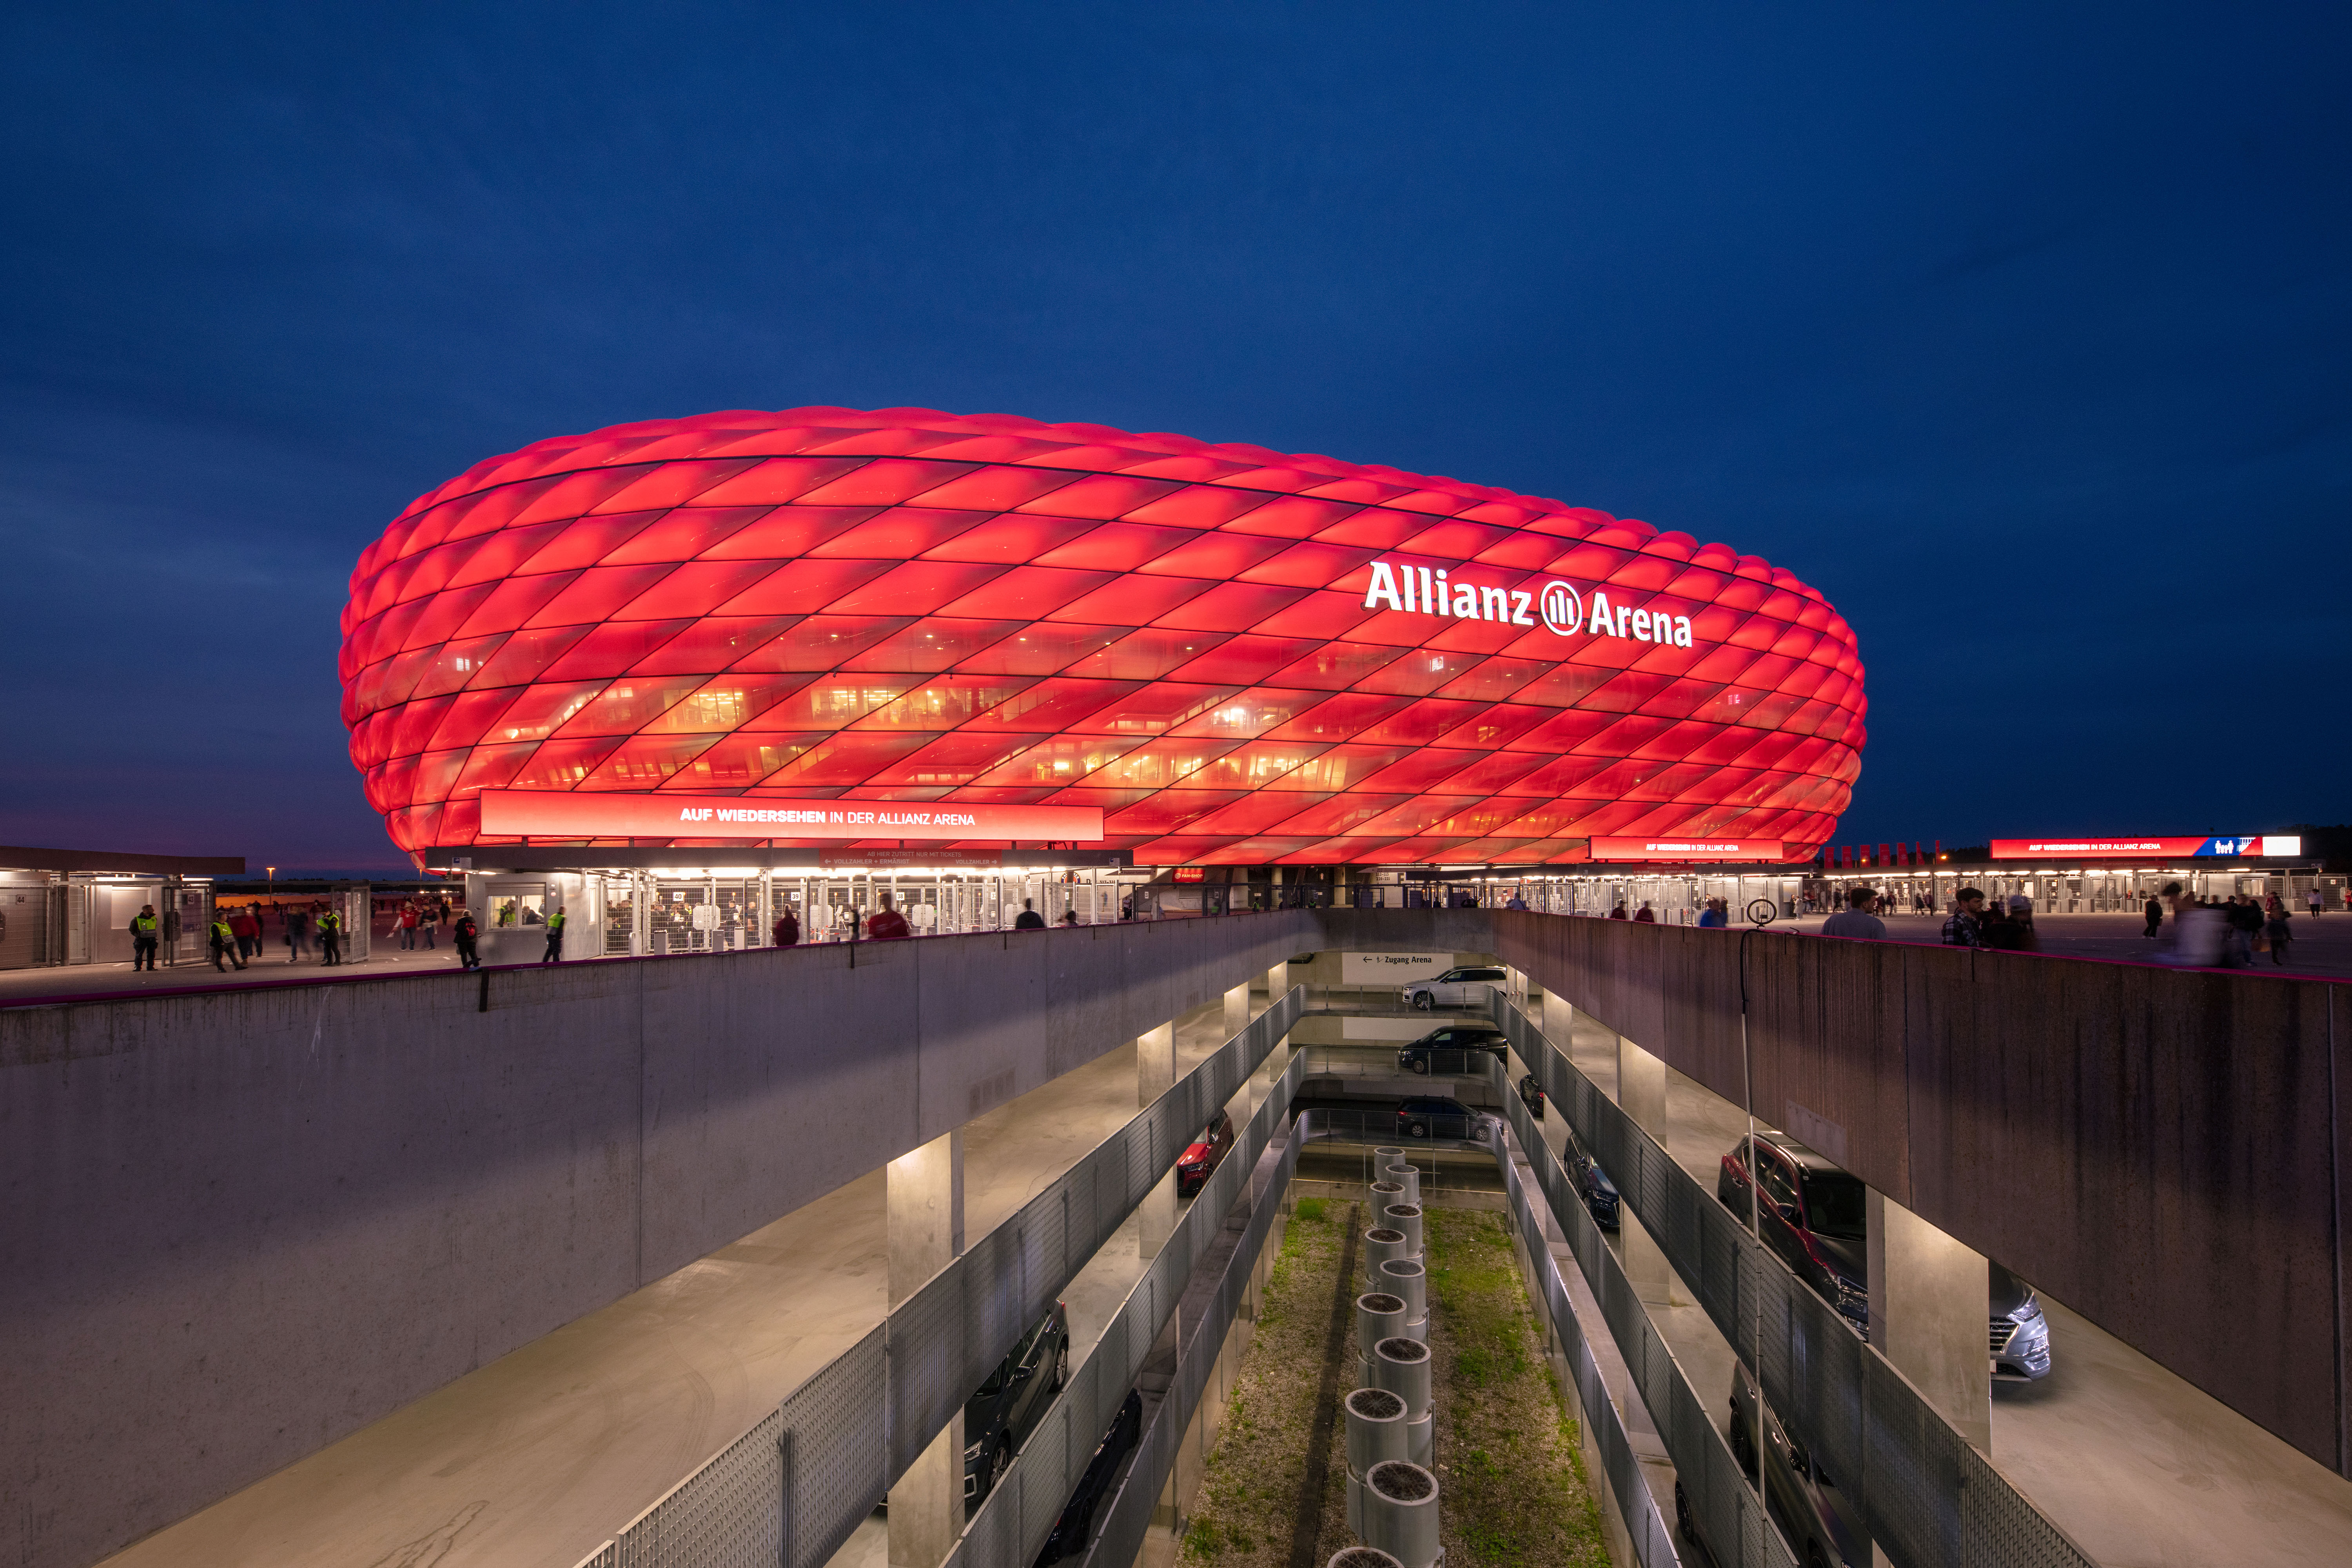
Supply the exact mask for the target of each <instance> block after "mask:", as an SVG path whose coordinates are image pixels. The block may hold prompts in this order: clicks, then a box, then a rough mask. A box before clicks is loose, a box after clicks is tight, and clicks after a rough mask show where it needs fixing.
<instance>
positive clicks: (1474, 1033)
mask: <svg viewBox="0 0 2352 1568" xmlns="http://www.w3.org/2000/svg"><path fill="white" fill-rule="evenodd" d="M1510 1049H1511V1042H1510V1040H1509V1038H1508V1037H1507V1036H1505V1035H1504V1033H1503V1031H1502V1030H1500V1029H1497V1028H1496V1027H1495V1026H1493V1025H1492V1024H1448V1025H1446V1026H1445V1027H1444V1028H1442V1029H1432V1030H1430V1031H1429V1033H1427V1034H1425V1035H1423V1036H1422V1037H1421V1038H1419V1039H1417V1040H1415V1041H1413V1043H1412V1044H1411V1045H1409V1046H1406V1047H1402V1049H1400V1050H1399V1051H1398V1052H1397V1066H1399V1067H1401V1068H1404V1069H1405V1070H1406V1071H1408V1072H1418V1073H1427V1072H1475V1071H1482V1070H1484V1064H1483V1063H1481V1062H1478V1061H1477V1060H1475V1058H1472V1057H1471V1056H1470V1054H1469V1053H1471V1052H1472V1051H1488V1052H1492V1053H1493V1055H1494V1058H1495V1059H1496V1061H1507V1060H1509V1052H1510Z"/></svg>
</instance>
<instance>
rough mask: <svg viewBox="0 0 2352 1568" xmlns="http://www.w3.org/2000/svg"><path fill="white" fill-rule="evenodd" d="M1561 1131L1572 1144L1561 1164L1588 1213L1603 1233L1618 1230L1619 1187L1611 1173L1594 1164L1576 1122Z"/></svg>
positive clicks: (1562, 1153)
mask: <svg viewBox="0 0 2352 1568" xmlns="http://www.w3.org/2000/svg"><path fill="white" fill-rule="evenodd" d="M1560 1131H1563V1132H1565V1133H1567V1134H1568V1142H1567V1143H1566V1145H1565V1146H1563V1147H1562V1148H1561V1150H1560V1162H1559V1163H1560V1164H1561V1165H1562V1166H1564V1167H1565V1168H1566V1169H1567V1171H1568V1179H1569V1180H1570V1182H1573V1183H1574V1184H1576V1193H1577V1195H1578V1196H1579V1197H1580V1198H1582V1199H1583V1200H1584V1206H1585V1209H1586V1211H1587V1212H1588V1213H1590V1214H1591V1215H1592V1223H1593V1224H1595V1225H1597V1226H1600V1227H1601V1229H1603V1230H1615V1229H1616V1228H1617V1209H1618V1199H1617V1184H1616V1183H1614V1182H1612V1181H1611V1180H1610V1179H1609V1173H1608V1172H1606V1171H1604V1170H1602V1169H1601V1167H1600V1166H1599V1165H1597V1164H1595V1163H1593V1160H1592V1153H1591V1151H1590V1150H1588V1149H1587V1148H1585V1146H1584V1140H1583V1139H1581V1138H1579V1137H1578V1136H1577V1135H1576V1127H1575V1124H1574V1123H1573V1122H1570V1123H1568V1124H1567V1125H1565V1126H1563V1127H1562V1128H1561V1129H1560Z"/></svg>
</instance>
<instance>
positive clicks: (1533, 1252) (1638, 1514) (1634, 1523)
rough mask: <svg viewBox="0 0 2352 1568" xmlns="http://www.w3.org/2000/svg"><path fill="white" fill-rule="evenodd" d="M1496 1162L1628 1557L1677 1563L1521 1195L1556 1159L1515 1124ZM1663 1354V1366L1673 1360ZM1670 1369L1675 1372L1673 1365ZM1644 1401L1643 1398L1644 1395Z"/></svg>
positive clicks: (1664, 1567) (1533, 1212)
mask: <svg viewBox="0 0 2352 1568" xmlns="http://www.w3.org/2000/svg"><path fill="white" fill-rule="evenodd" d="M1516 1120H1517V1121H1521V1122H1524V1121H1525V1120H1526V1112H1525V1111H1524V1110H1522V1111H1521V1112H1520V1114H1519V1116H1518V1117H1517V1119H1516ZM1545 1160H1550V1162H1551V1169H1552V1173H1553V1174H1552V1176H1551V1177H1549V1178H1547V1176H1546V1175H1545V1173H1544V1171H1543V1167H1542V1165H1541V1163H1539V1162H1542V1161H1545ZM1495 1163H1496V1165H1498V1166H1500V1167H1501V1169H1502V1173H1503V1191H1504V1193H1505V1194H1506V1196H1507V1198H1508V1200H1509V1203H1510V1206H1511V1219H1512V1223H1514V1224H1515V1225H1517V1226H1518V1230H1519V1244H1520V1246H1521V1247H1522V1248H1523V1249H1524V1250H1525V1251H1526V1253H1527V1258H1528V1263H1529V1265H1530V1266H1531V1267H1532V1268H1534V1270H1535V1275H1536V1287H1537V1293H1538V1295H1539V1296H1540V1297H1541V1298H1542V1300H1543V1307H1544V1313H1545V1315H1546V1317H1547V1318H1548V1319H1549V1321H1550V1323H1551V1326H1552V1331H1553V1332H1554V1333H1555V1334H1556V1335H1558V1336H1559V1342H1560V1348H1561V1349H1562V1351H1563V1352H1566V1356H1567V1360H1568V1368H1569V1376H1570V1380H1571V1381H1572V1382H1573V1383H1574V1384H1576V1394H1577V1398H1578V1400H1579V1401H1580V1403H1581V1404H1582V1405H1583V1407H1584V1421H1585V1426H1586V1427H1587V1429H1588V1430H1590V1431H1591V1434H1592V1438H1593V1443H1594V1446H1595V1447H1598V1448H1599V1449H1600V1450H1601V1469H1602V1470H1603V1471H1604V1472H1605V1473H1606V1474H1607V1475H1608V1477H1609V1485H1610V1489H1611V1490H1612V1492H1613V1493H1614V1495H1615V1500H1616V1503H1617V1512H1618V1517H1619V1518H1621V1519H1622V1520H1623V1521H1624V1523H1625V1533H1626V1535H1627V1536H1628V1537H1629V1538H1630V1539H1631V1540H1632V1542H1633V1557H1634V1560H1635V1561H1636V1562H1638V1563H1641V1564H1642V1568H1670V1565H1673V1564H1678V1563H1680V1562H1681V1561H1682V1556H1681V1554H1680V1553H1679V1552H1676V1551H1675V1545H1674V1542H1673V1540H1672V1538H1671V1537H1669V1536H1668V1534H1667V1532H1666V1522H1665V1520H1664V1517H1663V1516H1662V1515H1661V1514H1660V1513H1659V1511H1658V1502H1657V1499H1656V1498H1654V1497H1653V1496H1652V1495H1651V1492H1650V1481H1649V1478H1648V1477H1646V1476H1644V1475H1643V1474H1642V1465H1641V1461H1640V1460H1639V1459H1637V1458H1635V1457H1634V1455H1633V1443H1632V1442H1631V1441H1630V1440H1629V1439H1628V1438H1627V1436H1626V1435H1625V1426H1624V1421H1623V1418H1622V1415H1620V1414H1619V1412H1618V1409H1617V1406H1616V1405H1615V1404H1614V1403H1613V1402H1612V1400H1611V1399H1610V1397H1609V1389H1608V1385H1607V1384H1605V1383H1603V1382H1602V1381H1601V1363H1599V1362H1598V1361H1596V1360H1595V1359H1594V1358H1593V1354H1592V1347H1591V1344H1589V1343H1587V1342H1586V1341H1585V1338H1584V1326H1583V1324H1581V1323H1580V1322H1579V1321H1577V1316H1576V1311H1575V1309H1574V1308H1573V1307H1571V1306H1570V1304H1569V1299H1568V1282H1567V1281H1566V1280H1565V1279H1561V1278H1560V1272H1559V1261H1558V1260H1557V1259H1556V1258H1554V1257H1553V1256H1552V1251H1551V1237H1550V1233H1549V1231H1548V1230H1547V1229H1546V1227H1545V1226H1544V1221H1543V1215H1542V1214H1540V1213H1539V1212H1538V1210H1537V1208H1536V1206H1535V1205H1534V1203H1533V1202H1532V1201H1531V1200H1530V1199H1529V1197H1528V1181H1529V1180H1530V1179H1532V1180H1533V1181H1535V1182H1536V1183H1537V1184H1538V1187H1539V1188H1540V1189H1541V1190H1542V1191H1543V1192H1544V1193H1545V1194H1546V1195H1547V1196H1549V1194H1550V1192H1551V1191H1552V1190H1553V1189H1554V1188H1555V1187H1557V1186H1559V1161H1558V1160H1557V1159H1553V1158H1552V1155H1551V1151H1550V1150H1549V1149H1548V1148H1546V1147H1545V1146H1544V1143H1543V1141H1542V1140H1541V1139H1540V1138H1537V1137H1534V1136H1533V1135H1532V1130H1531V1129H1527V1128H1522V1129H1521V1130H1520V1131H1518V1132H1517V1134H1516V1135H1515V1142H1502V1143H1498V1145H1497V1147H1496V1150H1495ZM1572 1195H1573V1194H1571V1196H1572ZM1577 1217H1581V1218H1582V1220H1583V1228H1584V1229H1585V1230H1588V1231H1591V1233H1592V1239H1593V1240H1595V1241H1597V1240H1598V1239H1599V1238H1600V1234H1601V1233H1600V1231H1599V1230H1598V1229H1597V1228H1596V1227H1595V1226H1593V1224H1592V1218H1591V1215H1585V1214H1584V1213H1583V1208H1582V1205H1577ZM1584 1239H1585V1238H1584V1237H1581V1236H1576V1237H1571V1239H1570V1246H1571V1247H1576V1248H1577V1250H1578V1255H1579V1261H1580V1262H1581V1260H1582V1256H1583V1247H1582V1246H1581V1245H1580V1244H1581V1243H1582V1242H1583V1240H1584ZM1607 1250H1608V1249H1607V1248H1606V1247H1602V1248H1601V1251H1602V1252H1604V1253H1605V1252H1606V1251H1607ZM1609 1261H1610V1264H1611V1265H1612V1267H1613V1266H1614V1265H1615V1263H1616V1259H1615V1258H1610V1259H1609ZM1666 1359H1667V1362H1668V1363H1669V1364H1670V1363H1671V1362H1672V1359H1673V1358H1671V1357H1668V1358H1666ZM1675 1374H1676V1375H1677V1376H1679V1375H1680V1369H1679V1368H1675ZM1644 1403H1645V1404H1646V1403H1647V1400H1646V1396H1645V1398H1644ZM1669 1452H1672V1450H1671V1449H1669ZM1724 1460H1725V1463H1726V1464H1728V1463H1729V1462H1730V1455H1729V1454H1728V1453H1726V1454H1725V1456H1724ZM1742 1490H1743V1491H1744V1490H1745V1489H1742ZM1748 1504H1749V1509H1750V1511H1753V1506H1754V1500H1753V1499H1752V1498H1750V1499H1748Z"/></svg>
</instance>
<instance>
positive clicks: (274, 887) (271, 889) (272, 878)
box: [262, 866, 278, 899]
mask: <svg viewBox="0 0 2352 1568" xmlns="http://www.w3.org/2000/svg"><path fill="white" fill-rule="evenodd" d="M262 869H263V870H264V871H267V872H268V874H269V880H268V883H267V884H266V886H267V888H268V896H269V897H271V898H273V899H274V898H276V897H277V896H278V868H277V867H275V866H264V867H263V868H262Z"/></svg>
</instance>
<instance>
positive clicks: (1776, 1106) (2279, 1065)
mask: <svg viewBox="0 0 2352 1568" xmlns="http://www.w3.org/2000/svg"><path fill="white" fill-rule="evenodd" d="M1489 918H1491V919H1492V920H1493V922H1494V933H1495V934H1494V938H1493V946H1494V950H1495V951H1496V952H1499V953H1500V954H1501V955H1502V957H1503V960H1504V962H1506V963H1511V964H1513V965H1515V966H1517V968H1519V969H1522V970H1525V971H1527V972H1528V973H1530V974H1532V975H1534V976H1535V978H1536V979H1537V980H1538V982H1539V983H1540V984H1543V985H1544V986H1545V987H1546V988H1548V989H1557V990H1558V991H1559V993H1560V994H1563V995H1565V996H1566V997H1567V998H1568V999H1569V1000H1570V1002H1572V1003H1574V1004H1575V1005H1577V1006H1580V1007H1582V1008H1585V1009H1587V1010H1588V1011H1590V1012H1591V1013H1592V1014H1593V1015H1594V1016H1596V1017H1597V1018H1599V1019H1600V1020H1601V1021H1602V1022H1603V1023H1606V1024H1608V1025H1609V1026H1612V1027H1613V1028H1616V1029H1618V1030H1620V1031H1622V1032H1623V1033H1624V1034H1626V1035H1628V1036H1630V1037H1633V1039H1635V1040H1636V1041H1639V1042H1640V1043H1641V1044H1642V1045H1643V1046H1644V1047H1647V1048H1649V1049H1650V1050H1653V1051H1654V1052H1656V1053H1657V1054H1659V1055H1661V1056H1663V1057H1664V1058H1666V1060H1667V1061H1668V1062H1669V1063H1671V1064H1672V1065H1673V1066H1674V1067H1675V1068H1677V1069H1678V1070H1680V1071H1681V1072H1683V1073H1685V1074H1687V1075H1688V1076H1690V1077H1691V1078H1694V1079H1697V1080H1698V1081H1700V1082H1701V1083H1703V1084H1705V1085H1706V1086H1707V1088H1709V1089H1713V1090H1714V1091H1715V1092H1716V1093H1717V1094H1720V1095H1722V1096H1723V1097H1725V1098H1726V1099H1727V1100H1732V1101H1733V1102H1735V1103H1752V1105H1753V1107H1754V1110H1755V1111H1756V1114H1757V1115H1758V1116H1759V1118H1760V1119H1762V1120H1764V1121H1768V1122H1772V1123H1777V1124H1779V1125H1780V1126H1782V1127H1784V1128H1788V1129H1789V1130H1790V1131H1793V1132H1795V1133H1797V1134H1798V1135H1799V1136H1801V1137H1803V1138H1805V1139H1806V1140H1807V1141H1808V1142H1812V1143H1814V1144H1815V1145H1817V1146H1819V1147H1821V1148H1822V1152H1825V1153H1827V1154H1829V1155H1830V1156H1831V1157H1832V1159H1835V1160H1836V1161H1837V1162H1838V1163H1841V1164H1843V1165H1844V1166H1845V1167H1846V1168H1847V1169H1849V1170H1851V1171H1853V1172H1854V1173H1856V1174H1857V1175H1859V1176H1861V1177H1862V1178H1863V1179H1864V1181H1867V1182H1868V1183H1869V1184H1871V1185H1872V1186H1874V1187H1876V1188H1877V1189H1879V1190H1880V1191H1881V1192H1883V1193H1885V1194H1886V1195H1887V1196H1889V1197H1891V1198H1893V1199H1895V1201H1896V1202H1897V1203H1899V1204H1901V1205H1904V1206H1905V1207H1906V1208H1908V1209H1910V1210H1911V1211H1912V1212H1913V1213H1915V1214H1916V1215H1919V1216H1920V1217H1922V1218H1924V1219H1926V1220H1927V1221H1928V1223H1930V1224H1931V1225H1934V1226H1937V1227H1938V1228H1939V1229H1942V1230H1944V1231H1947V1232H1949V1233H1950V1234H1951V1235H1952V1236H1954V1237H1957V1238H1958V1239H1959V1240H1960V1241H1961V1242H1963V1243H1965V1244H1966V1245H1967V1246H1969V1247H1972V1248H1974V1249H1975V1250H1976V1251H1979V1252H1981V1253H1984V1254H1985V1255H1987V1256H1988V1257H1990V1258H1995V1259H1997V1260H1998V1261H2000V1262H2001V1263H2003V1264H2006V1265H2007V1266H2008V1267H2009V1268H2011V1269H2013V1270H2015V1271H2016V1272H2017V1273H2018V1274H2020V1275H2021V1276H2022V1277H2024V1278H2025V1279H2030V1280H2032V1281H2033V1282H2034V1283H2035V1284H2037V1285H2039V1286H2040V1287H2042V1289H2044V1290H2047V1291H2048V1292H2049V1293H2050V1294H2051V1295H2052V1296H2053V1297H2055V1298H2057V1299H2058V1300H2061V1301H2063V1302H2064V1303H2065V1304H2066V1305H2067V1306H2069V1307H2071V1308H2074V1310H2077V1311H2080V1312H2082V1313H2083V1314H2084V1316H2085V1317H2088V1318H2090V1319H2091V1320H2092V1321H2095V1322H2096V1323H2098V1324H2099V1325H2100V1326H2101V1327H2102V1328H2104V1329H2105V1330H2107V1331H2109V1332H2111V1333H2113V1334H2115V1335H2116V1337H2117V1338H2119V1339H2121V1340H2123V1341H2125V1342H2126V1343H2128V1344H2130V1345H2132V1346H2134V1347H2135V1348H2137V1349H2138V1350H2140V1351H2142V1352H2146V1353H2147V1355H2149V1356H2151V1357H2153V1358H2154V1359H2156V1360H2157V1361H2158V1362H2160V1363H2163V1364H2165V1365H2166V1366H2168V1367H2169V1368H2171V1369H2172V1370H2173V1371H2174V1372H2176V1373H2179V1374H2180V1375H2181V1376H2182V1377H2184V1378H2187V1379H2188V1380H2189V1381H2190V1382H2191V1383H2193V1384H2196V1385H2197V1386H2199V1387H2200V1388H2202V1389H2204V1390H2205V1391H2206V1392H2207V1393H2209V1394H2212V1395H2213V1396H2214V1397H2216V1398H2218V1399H2220V1400H2221V1401H2222V1402H2223V1403H2224V1404H2227V1405H2230V1406H2231V1408H2233V1409H2235V1410H2237V1411H2239V1412H2241V1413H2242V1414H2243V1415H2246V1416H2248V1417H2249V1418H2251V1419H2252V1420H2253V1421H2255V1422H2257V1423H2259V1424H2260V1425H2262V1426H2264V1427H2266V1428H2268V1429H2269V1430H2270V1431H2272V1432H2273V1433H2276V1434H2277V1435H2278V1436H2281V1437H2283V1438H2284V1439H2285V1440H2286V1441H2288V1442H2290V1443H2292V1444H2294V1446H2295V1447H2297V1448H2300V1449H2301V1450H2302V1451H2303V1452H2304V1453H2305V1454H2308V1455H2309V1456H2311V1457H2312V1458H2315V1459H2316V1460H2318V1461H2319V1462H2320V1463H2322V1464H2324V1465H2326V1466H2327V1467H2328V1468H2331V1469H2335V1470H2337V1471H2338V1472H2339V1473H2345V1474H2352V1453H2347V1436H2352V1403H2347V1375H2346V1373H2347V1369H2346V1365H2345V1342H2346V1338H2347V1335H2346V1332H2345V1326H2346V1320H2345V1310H2346V1302H2347V1296H2348V1295H2352V1257H2347V1247H2346V1237H2345V1233H2344V1217H2343V1216H2344V1215H2346V1214H2347V1212H2352V1159H2347V1155H2352V987H2347V986H2346V985H2343V984H2331V983H2327V982H2324V981H2298V980H2289V979H2284V978H2275V977H2273V976H2269V975H2263V974H2223V973H2183V972H2178V971H2173V970H2168V969H2162V968H2158V967H2154V966H2149V965H2142V964H2126V963H2098V962H2092V961H2085V960H2079V959H2064V958H2053V957H2043V956H2040V955H2033V954H2016V953H1992V952H1967V951H1964V950H1959V949H1944V948H1938V947H1914V946H1906V945H1899V944H1895V943H1878V942H1836V941H1831V940H1827V939H1823V938H1819V937H1808V936H1798V935H1793V934H1787V933H1773V932H1770V931H1759V932H1753V933H1745V934H1743V933H1742V932H1739V931H1699V930H1696V929H1694V928H1687V927H1670V926H1637V925H1633V924H1631V923H1629V922H1621V921H1595V920H1578V919H1570V918H1561V917H1557V916H1548V915H1537V914H1520V913H1516V912H1503V911H1497V912H1496V913H1495V914H1494V915H1492V916H1491V917H1489ZM1464 945H1469V944H1468V943H1466V942H1465V943H1464ZM1743 985H1744V988H1745V994H1746V1006H1747V1024H1748V1027H1747V1052H1746V1053H1745V1055H1743V1051H1742V1046H1741V1031H1740V1018H1741V996H1742V990H1743ZM1751 1071H1752V1077H1753V1094H1754V1099H1753V1100H1752V1102H1750V1101H1748V1092H1749V1089H1748V1077H1749V1075H1750V1073H1751ZM2062 1353H2063V1352H2062Z"/></svg>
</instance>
